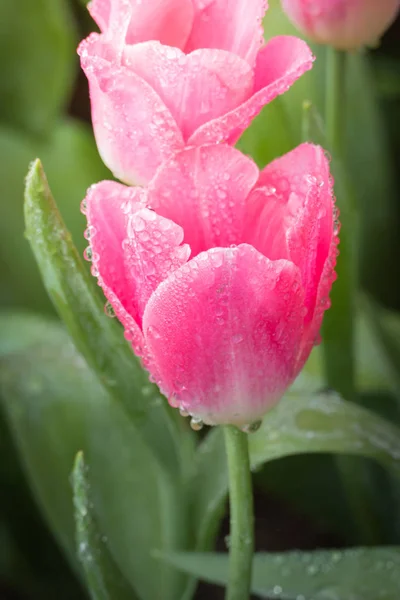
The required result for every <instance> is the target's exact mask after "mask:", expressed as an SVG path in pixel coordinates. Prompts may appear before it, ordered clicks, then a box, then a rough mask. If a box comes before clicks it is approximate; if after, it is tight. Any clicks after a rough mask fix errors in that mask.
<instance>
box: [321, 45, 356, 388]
mask: <svg viewBox="0 0 400 600" xmlns="http://www.w3.org/2000/svg"><path fill="white" fill-rule="evenodd" d="M345 66H346V55H345V53H344V52H340V51H338V50H335V49H334V48H330V47H328V48H327V63H326V74H327V79H326V107H325V121H326V137H327V142H328V146H329V150H330V151H331V153H332V166H333V170H334V175H335V189H336V196H337V205H338V208H339V210H340V215H341V222H342V227H341V230H340V254H339V257H338V261H337V266H336V272H337V275H338V278H337V281H336V282H335V283H334V285H333V288H332V294H331V300H332V308H331V309H330V310H328V312H327V313H326V315H325V318H324V324H323V336H322V337H323V340H324V345H323V352H324V359H325V375H326V380H327V383H328V385H329V386H330V387H332V388H333V389H335V390H336V391H338V392H339V393H340V394H342V396H344V397H345V398H346V399H347V400H353V399H354V325H353V321H354V319H353V316H354V281H355V277H356V270H355V256H354V241H353V237H354V227H353V218H352V214H351V213H352V211H351V208H352V207H351V206H349V204H350V202H349V194H348V189H346V188H347V185H346V182H345V181H344V174H343V172H342V168H341V164H342V151H343V143H344V140H343V138H344V132H345Z"/></svg>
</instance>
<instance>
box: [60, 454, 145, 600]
mask: <svg viewBox="0 0 400 600" xmlns="http://www.w3.org/2000/svg"><path fill="white" fill-rule="evenodd" d="M86 469H87V467H86V465H85V462H84V458H83V453H82V452H78V454H77V455H76V458H75V464H74V470H73V472H72V486H73V491H74V506H75V526H76V544H77V553H78V557H79V560H80V562H81V564H82V566H83V570H84V573H85V577H86V583H87V586H88V589H89V591H90V595H91V597H92V599H93V600H128V599H129V600H135V599H137V596H136V595H135V593H134V592H133V590H132V588H131V587H130V586H129V585H128V583H127V582H126V580H125V579H124V578H123V576H122V574H121V572H120V571H119V569H118V567H117V566H116V565H115V563H114V560H113V558H112V556H111V555H110V553H109V551H108V548H107V538H105V536H104V535H103V534H102V533H101V531H100V530H99V527H98V524H97V521H96V517H95V515H94V514H93V512H94V511H93V506H92V504H91V502H90V489H89V481H88V477H87V473H86Z"/></svg>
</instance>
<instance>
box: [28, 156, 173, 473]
mask: <svg viewBox="0 0 400 600" xmlns="http://www.w3.org/2000/svg"><path fill="white" fill-rule="evenodd" d="M24 210H25V224H26V237H27V238H28V240H29V242H30V244H31V248H32V250H33V253H34V255H35V258H36V261H37V263H38V266H39V269H40V271H41V274H42V278H43V282H44V284H45V286H46V289H47V291H48V293H49V295H50V297H51V299H52V301H53V303H54V305H55V307H56V309H57V311H58V313H59V315H60V317H61V319H62V320H63V321H64V323H65V325H66V327H67V329H68V331H69V333H70V335H71V337H72V339H73V341H74V343H75V345H76V347H77V349H78V351H79V352H80V353H81V354H82V356H83V357H84V358H85V360H86V361H87V363H88V365H89V366H90V367H91V368H92V369H93V371H94V372H95V373H96V374H97V376H98V378H99V380H100V381H101V383H102V385H104V386H105V387H106V388H107V389H108V391H109V392H110V393H111V395H112V396H113V397H115V398H116V399H118V400H120V401H121V402H122V404H123V405H124V407H125V409H126V410H127V411H128V414H130V415H131V418H132V419H134V421H135V422H136V425H140V434H141V435H142V436H143V437H144V438H145V439H146V440H147V441H148V443H149V444H150V447H151V448H153V450H154V452H155V453H156V455H157V457H158V460H159V461H160V464H161V465H162V466H163V467H165V468H167V469H169V470H172V471H173V470H174V469H176V468H179V443H178V441H177V438H178V437H179V429H178V427H177V420H176V419H177V418H179V417H178V416H177V415H176V416H175V414H174V413H173V411H172V410H170V408H169V407H168V405H167V403H166V401H164V400H162V399H159V402H160V410H159V411H156V412H155V411H152V410H151V403H150V401H149V400H150V398H157V397H158V395H159V394H158V391H157V389H156V388H155V386H154V385H151V384H149V382H148V377H147V376H146V374H145V372H144V371H143V369H142V368H141V367H140V365H139V362H138V361H137V360H136V359H135V357H134V355H133V353H132V351H131V349H130V348H129V346H128V344H127V343H126V341H125V339H124V338H123V335H122V330H121V328H120V326H119V324H118V323H117V322H116V321H115V320H112V319H109V318H108V317H106V315H105V313H104V305H103V303H102V301H101V299H100V296H99V295H98V294H97V293H96V291H95V289H94V283H93V281H92V279H91V277H90V276H89V274H88V273H87V271H86V269H85V268H84V266H83V264H82V261H81V259H80V257H79V255H78V253H77V250H76V248H75V246H74V244H73V241H72V238H71V235H70V233H69V231H68V230H67V229H66V227H65V224H64V222H63V220H62V218H61V215H60V213H59V212H58V210H57V206H56V204H55V201H54V199H53V197H52V194H51V191H50V188H49V186H48V183H47V179H46V176H45V174H44V171H43V167H42V165H41V163H40V161H39V160H36V161H35V162H34V163H33V164H32V166H31V168H30V170H29V172H28V176H27V180H26V189H25V205H24Z"/></svg>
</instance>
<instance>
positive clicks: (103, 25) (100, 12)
mask: <svg viewBox="0 0 400 600" xmlns="http://www.w3.org/2000/svg"><path fill="white" fill-rule="evenodd" d="M87 7H88V10H89V12H90V14H91V16H92V19H93V20H94V21H96V23H97V25H98V27H99V29H100V31H103V32H104V31H106V30H107V27H108V24H109V20H110V12H111V0H92V1H91V2H89V4H88V6H87Z"/></svg>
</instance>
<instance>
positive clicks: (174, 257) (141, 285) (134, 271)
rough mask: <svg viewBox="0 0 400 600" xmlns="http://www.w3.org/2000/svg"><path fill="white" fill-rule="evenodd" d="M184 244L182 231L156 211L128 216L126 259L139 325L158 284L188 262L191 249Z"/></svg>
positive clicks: (124, 250) (144, 210)
mask: <svg viewBox="0 0 400 600" xmlns="http://www.w3.org/2000/svg"><path fill="white" fill-rule="evenodd" d="M182 242H183V229H182V228H181V227H179V225H177V224H176V223H174V222H173V221H170V220H169V219H166V218H164V217H161V216H160V215H157V214H156V213H155V212H154V211H153V210H149V209H148V208H142V209H141V210H138V211H136V212H133V213H132V214H130V215H128V227H127V238H126V239H125V240H124V242H123V257H124V263H125V268H126V270H127V271H128V272H129V276H130V278H131V279H132V281H134V283H135V290H134V293H133V301H134V303H135V305H136V307H137V313H138V315H139V319H140V325H141V317H142V315H143V312H144V309H145V306H146V304H147V301H148V299H149V297H150V296H151V294H152V293H153V292H154V290H155V289H156V288H157V286H158V285H159V283H161V281H163V280H164V279H166V278H167V277H168V275H169V274H170V273H172V272H173V271H175V270H176V269H178V268H179V267H181V266H182V265H183V264H185V263H186V261H187V260H188V258H189V256H190V247H189V246H188V245H187V244H183V245H182Z"/></svg>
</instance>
